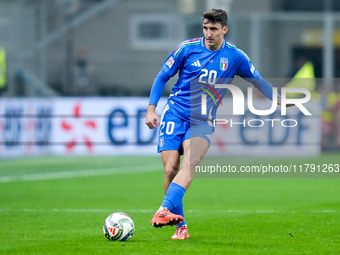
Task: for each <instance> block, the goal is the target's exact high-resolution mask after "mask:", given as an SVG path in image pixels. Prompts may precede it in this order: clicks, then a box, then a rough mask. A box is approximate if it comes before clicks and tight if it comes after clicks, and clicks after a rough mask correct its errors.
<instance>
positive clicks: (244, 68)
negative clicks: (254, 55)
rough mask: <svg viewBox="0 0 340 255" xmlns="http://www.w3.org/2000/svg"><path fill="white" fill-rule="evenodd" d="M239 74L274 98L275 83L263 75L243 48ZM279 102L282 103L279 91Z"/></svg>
mask: <svg viewBox="0 0 340 255" xmlns="http://www.w3.org/2000/svg"><path fill="white" fill-rule="evenodd" d="M237 74H238V75H239V76H241V77H242V78H244V79H246V80H247V81H249V82H250V83H251V84H253V85H254V86H255V88H257V89H258V90H259V91H261V92H262V94H263V95H265V96H266V97H267V98H269V99H270V100H273V85H272V84H271V83H270V82H268V81H267V80H265V79H263V78H262V77H261V75H260V74H259V72H258V71H257V70H256V68H255V67H254V65H253V64H252V62H251V60H250V59H249V57H248V56H247V55H246V54H245V53H244V52H243V51H241V50H240V51H239V56H238V66H237ZM277 103H278V104H281V96H280V94H279V93H277Z"/></svg>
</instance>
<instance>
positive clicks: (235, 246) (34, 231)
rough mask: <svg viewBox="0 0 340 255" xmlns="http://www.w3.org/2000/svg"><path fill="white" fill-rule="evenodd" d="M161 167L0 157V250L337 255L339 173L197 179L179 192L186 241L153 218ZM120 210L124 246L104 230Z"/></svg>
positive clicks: (152, 162)
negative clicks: (128, 224)
mask: <svg viewBox="0 0 340 255" xmlns="http://www.w3.org/2000/svg"><path fill="white" fill-rule="evenodd" d="M339 159H340V154H323V155H321V156H320V157H318V158H305V159H301V158H300V159H294V158H293V159H292V158H288V159H287V158H281V159H270V160H269V159H263V161H265V160H266V162H271V163H272V164H279V163H280V162H285V163H287V164H288V163H295V162H299V163H316V164H323V163H339V162H340V160H339ZM251 160H252V159H248V161H249V162H251ZM261 161H262V159H259V158H257V159H256V163H254V164H260V162H261ZM226 162H233V164H241V163H242V162H243V161H242V158H226ZM162 171H163V170H162V163H161V160H160V157H67V158H64V157H55V158H24V159H3V160H0V219H1V220H0V254H306V255H307V254H340V179H339V178H196V179H195V180H194V182H193V184H192V186H191V187H190V188H189V190H188V191H187V193H186V195H185V197H184V205H185V208H184V210H185V216H186V220H187V223H188V229H189V234H190V239H188V240H170V237H171V236H172V235H173V234H174V231H175V227H163V228H161V229H154V228H153V227H152V226H151V224H150V220H151V218H152V216H153V213H154V212H155V210H157V209H158V207H159V205H160V203H161V201H162V199H163V196H164V194H163V172H162ZM339 175H340V174H339ZM117 211H123V212H125V213H127V214H128V215H130V216H131V218H132V219H133V220H134V222H135V226H136V231H135V233H134V235H133V237H132V238H131V240H129V241H128V242H125V243H122V242H110V241H108V240H107V239H106V238H105V237H104V234H103V231H102V225H103V222H104V219H105V218H106V217H107V216H108V215H109V214H111V213H113V212H117Z"/></svg>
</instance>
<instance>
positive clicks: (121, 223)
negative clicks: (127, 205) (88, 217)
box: [103, 212, 135, 242]
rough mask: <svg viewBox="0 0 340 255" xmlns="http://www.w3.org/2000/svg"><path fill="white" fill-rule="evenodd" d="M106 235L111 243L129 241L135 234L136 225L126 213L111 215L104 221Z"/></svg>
mask: <svg viewBox="0 0 340 255" xmlns="http://www.w3.org/2000/svg"><path fill="white" fill-rule="evenodd" d="M103 230H104V235H105V237H106V238H107V239H109V240H110V241H123V242H125V241H127V240H129V239H130V238H131V236H132V235H133V232H135V224H134V223H133V221H132V219H131V218H130V217H129V216H128V215H127V214H125V213H121V212H117V213H113V214H111V215H109V216H108V217H107V218H106V220H105V221H104V226H103Z"/></svg>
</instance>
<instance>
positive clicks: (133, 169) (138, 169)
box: [0, 164, 162, 183]
mask: <svg viewBox="0 0 340 255" xmlns="http://www.w3.org/2000/svg"><path fill="white" fill-rule="evenodd" d="M161 169H162V166H161V165H160V164H153V165H142V166H141V165H139V166H123V167H108V168H98V169H86V170H73V171H63V172H52V173H51V172H49V173H39V174H24V175H8V176H0V183H7V182H23V181H43V180H55V179H69V178H78V177H88V176H102V175H115V174H130V173H144V172H154V171H157V170H161Z"/></svg>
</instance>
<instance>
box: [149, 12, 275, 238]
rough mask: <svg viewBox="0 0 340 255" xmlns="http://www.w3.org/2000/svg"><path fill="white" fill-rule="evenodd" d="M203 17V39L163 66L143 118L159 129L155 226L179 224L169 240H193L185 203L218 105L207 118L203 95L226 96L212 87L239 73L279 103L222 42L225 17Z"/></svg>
mask: <svg viewBox="0 0 340 255" xmlns="http://www.w3.org/2000/svg"><path fill="white" fill-rule="evenodd" d="M202 16H203V34H204V37H202V38H197V39H193V40H188V41H184V42H182V43H181V44H179V46H178V47H177V48H176V49H175V50H174V51H173V52H172V54H171V55H170V56H169V57H168V58H167V60H166V61H165V62H164V64H163V68H162V70H161V71H160V72H159V74H158V75H157V77H156V78H155V80H154V83H153V86H152V89H151V93H150V101H149V105H148V110H147V114H146V119H145V123H146V125H147V126H148V127H149V128H150V129H153V128H155V127H156V125H158V126H160V131H159V143H158V152H160V153H161V157H162V161H163V167H164V192H165V198H164V200H163V203H162V205H161V207H160V208H159V210H158V211H157V212H156V214H155V215H154V217H153V218H152V220H151V224H152V225H153V226H154V227H156V228H157V227H162V226H173V225H177V228H176V233H175V234H174V235H173V236H172V237H171V239H187V238H189V234H188V229H187V225H186V222H185V220H184V213H183V202H182V199H183V196H184V193H185V192H186V190H187V189H188V188H189V186H190V184H191V182H192V180H193V177H194V174H193V173H194V172H195V167H196V166H197V165H198V164H199V163H200V161H201V160H202V159H203V157H204V155H205V154H206V152H207V150H208V148H209V145H210V138H211V135H212V133H213V131H214V127H213V125H212V124H211V120H212V119H214V117H215V116H216V110H217V108H218V106H219V101H217V100H216V101H217V104H215V102H214V101H213V99H212V98H210V97H206V98H207V99H206V101H207V102H206V109H207V110H206V111H207V113H209V114H206V116H204V115H202V114H201V100H200V99H201V95H202V93H205V92H204V91H207V90H209V89H211V90H212V91H214V92H216V93H218V95H219V97H220V98H223V96H224V95H225V93H226V92H227V89H225V88H214V84H218V83H217V82H218V81H223V82H224V84H231V81H232V79H233V77H234V76H235V75H238V76H241V77H243V78H245V79H247V80H248V81H250V82H251V83H252V84H253V85H254V86H255V87H256V88H257V89H259V90H260V91H261V92H262V93H263V94H264V95H265V96H267V97H268V98H269V99H272V100H273V101H277V102H278V103H279V104H280V102H281V100H280V99H281V98H280V97H279V96H277V97H276V96H275V98H272V97H273V95H272V94H273V87H272V85H271V84H270V83H269V82H267V81H266V80H264V79H263V78H262V77H261V76H260V74H259V73H258V72H257V70H256V69H255V67H254V66H253V64H252V63H251V61H250V59H249V58H248V56H247V55H246V54H245V53H244V52H243V51H241V50H239V49H238V48H236V47H235V45H233V44H231V43H229V42H227V41H225V40H224V35H225V34H226V33H227V32H228V26H227V21H228V17H227V13H226V12H225V11H224V10H221V9H212V10H210V11H207V12H204V13H203V15H202ZM177 73H179V76H178V80H177V83H176V84H175V85H174V87H173V89H172V93H171V94H170V97H169V98H168V102H167V105H166V106H165V107H164V109H163V112H162V116H161V120H159V117H158V115H157V114H156V113H155V109H156V106H157V103H158V101H159V99H160V97H161V95H162V93H163V90H164V86H165V84H166V82H167V81H168V80H169V79H170V78H171V77H173V76H174V75H175V74H177ZM194 79H196V81H197V82H195V81H194ZM211 93H212V92H211ZM196 113H197V114H196ZM181 154H183V159H182V165H181V169H180V156H181Z"/></svg>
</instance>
